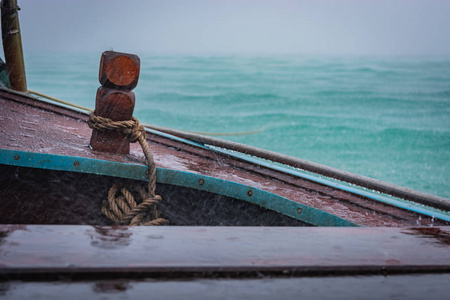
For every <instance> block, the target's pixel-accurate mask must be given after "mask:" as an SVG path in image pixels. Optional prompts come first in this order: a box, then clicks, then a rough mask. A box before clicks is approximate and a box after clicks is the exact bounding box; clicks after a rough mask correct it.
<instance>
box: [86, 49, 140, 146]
mask: <svg viewBox="0 0 450 300" xmlns="http://www.w3.org/2000/svg"><path fill="white" fill-rule="evenodd" d="M139 71H140V60H139V57H138V56H137V55H134V54H127V53H120V52H114V51H105V52H103V54H102V57H101V60H100V71H99V81H100V84H101V85H102V86H101V87H99V88H98V90H97V97H96V101H95V115H96V116H100V117H104V118H109V119H111V120H112V121H126V120H131V117H132V116H133V111H134V104H135V95H134V93H133V92H132V91H131V90H132V89H134V88H135V87H136V85H137V83H138V79H139ZM90 144H91V147H92V149H94V150H96V151H106V152H113V153H120V154H128V153H129V152H130V142H129V141H128V139H127V137H126V135H125V134H124V133H120V132H117V131H99V130H97V129H93V130H92V136H91V143H90Z"/></svg>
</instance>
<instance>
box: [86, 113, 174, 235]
mask: <svg viewBox="0 0 450 300" xmlns="http://www.w3.org/2000/svg"><path fill="white" fill-rule="evenodd" d="M88 125H89V127H90V128H92V129H97V130H114V131H119V132H123V133H125V134H126V135H127V137H128V139H129V141H130V142H131V143H135V142H139V144H140V145H141V147H142V151H143V152H144V156H145V161H146V164H147V166H148V178H149V183H148V192H147V191H145V189H143V188H142V187H140V186H137V185H131V188H132V189H133V190H134V191H135V192H137V193H138V194H139V195H140V197H141V198H142V202H141V203H140V204H137V203H136V201H135V200H134V196H133V194H132V193H131V192H130V191H129V189H128V188H126V187H125V185H124V184H123V183H116V184H114V185H113V186H112V187H111V189H110V190H109V192H108V202H107V203H105V204H104V205H103V206H102V212H103V213H104V214H105V215H106V216H107V217H108V218H110V219H111V220H113V221H114V222H116V223H118V224H126V223H128V222H129V225H131V226H133V225H163V224H165V222H166V220H165V219H162V218H159V214H158V211H157V209H156V206H157V204H158V203H159V202H160V201H161V200H162V198H161V197H160V196H159V195H156V194H155V190H156V165H155V162H154V159H153V155H152V153H151V151H150V148H149V146H148V144H147V134H146V132H145V128H144V126H142V125H141V124H140V123H139V121H138V119H136V118H135V117H132V119H131V120H127V121H112V120H111V119H108V118H103V117H100V116H96V115H95V113H94V112H92V113H90V114H89V121H88ZM119 192H120V194H119Z"/></svg>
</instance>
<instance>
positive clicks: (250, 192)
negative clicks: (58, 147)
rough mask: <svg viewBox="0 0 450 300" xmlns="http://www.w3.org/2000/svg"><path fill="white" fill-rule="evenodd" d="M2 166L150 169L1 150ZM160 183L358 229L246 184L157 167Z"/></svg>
mask: <svg viewBox="0 0 450 300" xmlns="http://www.w3.org/2000/svg"><path fill="white" fill-rule="evenodd" d="M0 163H1V164H5V165H13V166H20V167H30V168H39V169H48V170H57V171H69V172H80V173H89V174H96V175H105V176H112V177H120V178H128V179H134V180H143V181H147V180H148V176H147V175H146V171H147V166H145V165H136V164H128V163H118V162H111V161H104V160H98V159H91V158H83V157H72V156H63V155H55V154H44V153H34V152H25V151H15V150H5V149H1V150H0ZM156 178H157V182H158V183H165V184H171V185H176V186H183V187H188V188H195V189H198V190H203V191H207V192H211V193H215V194H219V195H224V196H228V197H232V198H235V199H240V200H244V201H247V202H250V203H253V204H256V205H259V206H262V207H264V208H267V209H270V210H273V211H276V212H278V213H281V214H284V215H287V216H289V217H292V218H294V219H297V220H300V221H303V222H306V223H308V224H311V225H315V226H358V225H356V224H354V223H352V222H349V221H347V220H345V219H342V218H339V217H337V216H335V215H333V214H330V213H327V212H324V211H321V210H319V209H316V208H313V207H310V206H307V205H304V204H301V203H298V202H295V201H292V200H289V199H287V198H284V197H281V196H278V195H275V194H272V193H269V192H267V191H263V190H261V189H257V188H254V187H249V186H246V185H243V184H239V183H235V182H232V181H227V180H223V179H218V178H214V177H209V176H203V175H198V174H194V173H188V172H183V171H175V170H170V169H164V168H157V170H156Z"/></svg>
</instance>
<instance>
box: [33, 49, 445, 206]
mask: <svg viewBox="0 0 450 300" xmlns="http://www.w3.org/2000/svg"><path fill="white" fill-rule="evenodd" d="M138 54H139V56H140V57H141V76H140V80H139V84H138V86H137V88H136V89H135V93H136V110H135V116H136V117H137V118H138V119H139V120H140V121H141V122H143V123H149V124H154V125H158V126H163V127H169V128H175V129H181V130H188V131H196V132H213V133H239V132H246V131H257V132H256V133H252V134H245V135H227V136H220V137H221V138H224V139H228V140H232V141H236V142H240V143H245V144H250V145H253V146H257V147H261V148H264V149H269V150H272V151H277V152H281V153H284V154H288V155H291V156H296V157H299V158H302V159H306V160H310V161H314V162H317V163H321V164H324V165H328V166H332V167H335V168H339V169H343V170H346V171H350V172H354V173H358V174H362V175H365V176H369V177H372V178H376V179H379V180H383V181H387V182H391V183H394V184H398V185H401V186H405V187H409V188H412V189H416V190H420V191H423V192H427V193H431V194H435V195H439V196H443V197H448V198H450V184H449V179H450V57H351V56H347V57H346V56H341V57H339V56H335V57H332V56H328V57H326V56H317V57H315V56H159V55H148V54H141V53H138ZM99 61H100V53H96V54H51V55H49V54H47V55H36V54H33V55H27V54H25V64H26V66H27V74H28V78H27V80H28V87H29V89H31V90H36V91H39V92H42V93H46V94H48V95H51V96H54V97H58V98H61V99H63V100H66V101H71V102H73V103H76V104H79V105H82V106H86V107H90V108H93V106H94V102H95V94H96V90H97V88H98V87H99V82H98V67H99Z"/></svg>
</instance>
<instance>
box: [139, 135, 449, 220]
mask: <svg viewBox="0 0 450 300" xmlns="http://www.w3.org/2000/svg"><path fill="white" fill-rule="evenodd" d="M147 130H148V131H150V132H152V133H154V134H157V135H160V136H164V137H167V138H170V139H174V140H177V141H180V142H183V143H186V144H189V145H193V146H197V147H201V148H204V149H208V150H210V151H216V152H219V153H223V154H226V155H229V156H232V157H235V158H239V159H242V160H245V161H248V162H251V163H254V164H258V165H261V166H264V167H266V168H269V169H272V170H277V171H281V172H283V173H287V174H290V175H293V176H296V177H299V178H303V179H307V180H309V181H312V182H316V183H320V184H323V185H326V186H330V187H333V188H335V189H339V190H342V191H345V192H349V193H352V194H356V195H360V196H364V197H367V198H369V199H372V200H375V201H378V202H381V203H386V204H389V205H392V206H396V207H399V208H401V209H405V210H408V211H412V212H416V213H419V214H422V215H424V216H429V217H432V218H436V219H440V220H443V221H447V222H450V212H446V211H443V210H439V209H437V208H433V207H429V206H425V205H423V204H419V203H415V202H412V201H407V200H403V199H399V198H393V197H390V196H389V195H386V196H384V195H382V194H377V193H373V192H370V191H364V190H360V189H357V188H354V187H351V186H346V185H343V184H340V183H337V182H333V181H330V180H327V179H324V178H319V177H316V176H313V175H309V174H306V173H301V172H299V171H295V170H293V169H289V168H286V167H282V166H279V165H274V164H273V163H269V162H266V161H263V160H261V159H258V158H253V157H250V156H247V155H245V154H241V153H237V152H233V151H229V150H226V149H221V148H218V147H208V146H206V145H203V144H199V143H196V142H193V141H189V140H186V139H183V138H179V137H176V136H172V135H170V134H167V133H164V132H160V131H156V130H153V129H147Z"/></svg>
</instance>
